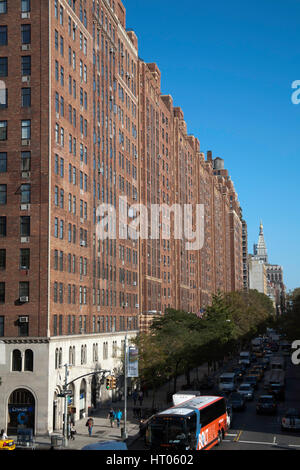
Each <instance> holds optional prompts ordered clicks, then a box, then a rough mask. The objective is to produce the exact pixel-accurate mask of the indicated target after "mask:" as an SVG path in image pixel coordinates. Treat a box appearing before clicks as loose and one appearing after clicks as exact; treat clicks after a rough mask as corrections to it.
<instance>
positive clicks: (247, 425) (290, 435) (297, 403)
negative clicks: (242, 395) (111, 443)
mask: <svg viewBox="0 0 300 470" xmlns="http://www.w3.org/2000/svg"><path fill="white" fill-rule="evenodd" d="M263 393H265V392H264V390H263V386H262V382H260V383H259V385H258V388H257V390H256V391H255V398H254V400H253V401H252V402H247V406H246V410H245V411H236V412H234V417H233V422H232V426H231V428H230V429H229V432H228V434H227V436H226V438H225V439H224V441H223V442H222V444H221V445H220V446H215V447H213V449H212V450H216V451H218V450H287V449H291V450H300V432H299V431H298V432H291V431H281V427H280V422H281V415H282V413H283V412H284V411H285V410H286V409H287V408H291V407H294V408H298V409H299V408H300V368H299V367H297V366H293V365H291V364H288V365H287V370H286V395H285V401H283V402H279V404H278V412H277V415H275V416H269V415H257V414H256V401H257V398H258V396H259V395H261V394H263ZM130 449H131V450H145V449H146V447H145V445H144V442H143V440H142V439H138V440H137V441H136V442H135V443H133V444H132V446H131V447H130Z"/></svg>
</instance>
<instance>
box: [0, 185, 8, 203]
mask: <svg viewBox="0 0 300 470" xmlns="http://www.w3.org/2000/svg"><path fill="white" fill-rule="evenodd" d="M6 202H7V186H6V184H0V205H3V204H6Z"/></svg>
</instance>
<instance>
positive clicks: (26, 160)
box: [21, 152, 31, 171]
mask: <svg viewBox="0 0 300 470" xmlns="http://www.w3.org/2000/svg"><path fill="white" fill-rule="evenodd" d="M30 162H31V152H21V171H30Z"/></svg>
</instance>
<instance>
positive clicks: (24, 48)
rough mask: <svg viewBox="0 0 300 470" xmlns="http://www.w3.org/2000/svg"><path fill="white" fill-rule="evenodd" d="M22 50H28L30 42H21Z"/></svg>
mask: <svg viewBox="0 0 300 470" xmlns="http://www.w3.org/2000/svg"><path fill="white" fill-rule="evenodd" d="M22 51H30V44H22Z"/></svg>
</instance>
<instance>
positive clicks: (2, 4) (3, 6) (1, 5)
mask: <svg viewBox="0 0 300 470" xmlns="http://www.w3.org/2000/svg"><path fill="white" fill-rule="evenodd" d="M1 13H7V0H0V14H1Z"/></svg>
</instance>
